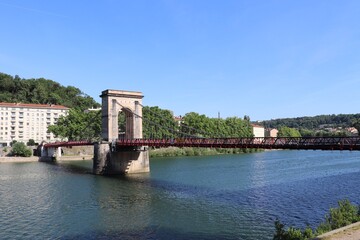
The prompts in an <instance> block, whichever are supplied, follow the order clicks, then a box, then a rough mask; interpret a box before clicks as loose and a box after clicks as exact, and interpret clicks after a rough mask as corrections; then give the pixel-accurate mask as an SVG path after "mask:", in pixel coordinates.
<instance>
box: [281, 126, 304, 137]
mask: <svg viewBox="0 0 360 240" xmlns="http://www.w3.org/2000/svg"><path fill="white" fill-rule="evenodd" d="M278 137H301V134H300V132H299V130H297V129H295V128H289V127H281V128H279V132H278Z"/></svg>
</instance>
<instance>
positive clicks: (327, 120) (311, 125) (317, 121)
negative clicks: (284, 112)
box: [263, 113, 360, 130]
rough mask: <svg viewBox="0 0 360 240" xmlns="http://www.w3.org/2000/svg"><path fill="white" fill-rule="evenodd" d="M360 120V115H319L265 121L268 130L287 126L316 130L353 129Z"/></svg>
mask: <svg viewBox="0 0 360 240" xmlns="http://www.w3.org/2000/svg"><path fill="white" fill-rule="evenodd" d="M358 119H360V114H359V113H358V114H338V115H335V114H333V115H319V116H315V117H298V118H282V119H273V120H268V121H264V122H263V123H264V126H265V127H267V128H280V127H281V126H287V127H291V128H297V129H309V130H316V129H321V128H326V127H333V128H336V127H351V126H352V125H353V123H354V122H355V121H357V120H358Z"/></svg>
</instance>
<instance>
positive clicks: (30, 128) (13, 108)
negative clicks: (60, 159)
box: [0, 102, 69, 146]
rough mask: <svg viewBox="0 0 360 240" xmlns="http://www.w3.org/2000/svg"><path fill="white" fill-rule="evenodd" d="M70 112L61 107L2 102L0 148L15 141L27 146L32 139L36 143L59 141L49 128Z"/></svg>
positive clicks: (0, 109)
mask: <svg viewBox="0 0 360 240" xmlns="http://www.w3.org/2000/svg"><path fill="white" fill-rule="evenodd" d="M68 111H69V108H67V107H64V106H61V105H47V104H25V103H4V102H0V146H1V145H2V146H9V145H10V143H11V142H12V141H14V140H16V141H18V142H23V143H25V144H26V143H27V142H28V141H29V140H30V139H33V140H34V141H35V142H36V143H41V142H42V141H47V142H50V141H55V140H59V139H57V138H55V136H54V135H53V134H52V133H50V132H48V130H47V128H48V126H49V125H53V124H55V123H56V122H57V120H58V119H59V117H60V116H64V115H67V113H68Z"/></svg>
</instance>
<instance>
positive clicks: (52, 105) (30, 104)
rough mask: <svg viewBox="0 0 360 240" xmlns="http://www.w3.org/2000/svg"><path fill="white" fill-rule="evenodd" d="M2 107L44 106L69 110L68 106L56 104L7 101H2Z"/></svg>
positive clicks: (45, 107) (0, 105)
mask: <svg viewBox="0 0 360 240" xmlns="http://www.w3.org/2000/svg"><path fill="white" fill-rule="evenodd" d="M0 107H12V108H42V109H63V110H68V109H69V108H68V107H65V106H62V105H55V104H33V103H7V102H0Z"/></svg>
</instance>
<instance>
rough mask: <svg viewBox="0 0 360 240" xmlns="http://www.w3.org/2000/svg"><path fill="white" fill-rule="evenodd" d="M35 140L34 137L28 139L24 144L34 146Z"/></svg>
mask: <svg viewBox="0 0 360 240" xmlns="http://www.w3.org/2000/svg"><path fill="white" fill-rule="evenodd" d="M35 144H36V143H35V140H34V139H29V141H28V142H27V144H26V145H28V146H35Z"/></svg>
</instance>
